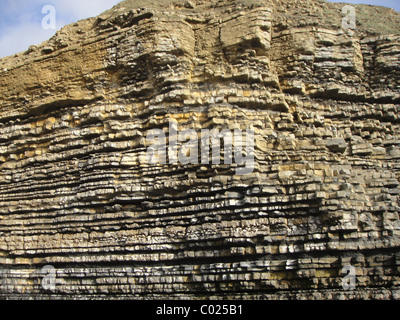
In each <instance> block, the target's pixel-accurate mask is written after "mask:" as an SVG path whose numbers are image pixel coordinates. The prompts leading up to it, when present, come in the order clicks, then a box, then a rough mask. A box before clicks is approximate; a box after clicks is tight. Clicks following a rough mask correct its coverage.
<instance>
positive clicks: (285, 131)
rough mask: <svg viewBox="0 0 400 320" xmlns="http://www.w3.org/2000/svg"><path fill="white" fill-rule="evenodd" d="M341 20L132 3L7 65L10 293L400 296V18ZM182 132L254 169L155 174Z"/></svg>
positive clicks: (294, 10)
mask: <svg viewBox="0 0 400 320" xmlns="http://www.w3.org/2000/svg"><path fill="white" fill-rule="evenodd" d="M342 7H343V4H333V3H327V2H325V1H322V0H302V1H298V0H269V1H267V0H264V1H258V0H235V1H229V0H222V1H216V0H212V1H206V0H197V1H195V0H191V1H179V0H168V1H160V0H153V1H133V0H127V1H124V2H121V3H120V4H119V5H118V6H116V7H115V8H113V9H112V10H110V11H107V12H105V13H104V14H102V15H100V16H99V17H96V18H92V19H88V20H83V21H80V22H78V23H75V24H73V25H69V26H67V27H65V28H63V29H62V30H61V31H59V32H58V33H57V34H56V35H55V36H54V37H53V38H52V39H50V40H49V41H47V42H45V43H43V44H41V45H39V46H32V47H30V48H29V50H28V51H26V52H23V53H20V54H17V55H15V56H13V57H8V58H4V59H1V60H0V267H1V268H2V274H1V275H2V276H3V280H2V282H1V283H0V284H2V285H1V287H0V295H1V297H3V298H43V297H53V298H85V297H86V298H89V297H90V298H135V299H137V298H165V297H167V298H174V297H175V298H231V299H239V298H263V299H267V298H268V299H286V298H287V299H289V298H290V299H342V298H348V299H352V298H356V299H365V298H370V299H399V298H400V282H399V281H400V274H399V271H400V248H399V246H400V237H399V236H400V220H399V194H400V188H399V175H400V171H399V169H400V149H399V147H400V135H399V134H400V118H399V112H400V104H399V103H400V59H399V58H400V27H399V26H400V14H399V13H398V12H395V11H393V10H390V9H386V8H383V7H371V6H363V5H358V6H355V8H356V14H357V18H356V22H357V24H356V29H355V30H351V29H344V28H343V25H342V20H343V18H344V15H343V14H342ZM171 123H172V124H174V126H175V129H176V130H184V129H195V130H200V129H218V130H224V129H229V130H234V129H242V130H246V129H251V130H253V131H254V133H255V150H254V156H255V167H254V170H253V172H252V173H250V174H245V175H238V174H236V172H235V170H236V168H237V165H229V164H224V163H223V162H222V163H221V164H220V165H218V164H209V165H204V164H201V163H199V164H181V163H177V164H169V163H168V164H165V165H162V164H151V163H148V162H146V161H145V158H146V157H145V155H146V152H147V150H148V147H149V145H148V141H147V140H146V135H147V134H148V133H149V132H150V130H152V129H162V130H164V131H165V133H168V132H169V131H170V128H171ZM221 156H222V154H221ZM45 266H52V267H53V268H54V269H51V270H52V271H51V272H50V274H51V275H53V276H54V277H53V278H52V279H53V280H54V279H55V282H54V283H53V284H54V286H46V285H44V284H46V283H45V282H44V281H45V280H46V277H48V275H46V274H43V273H42V271H43V267H45ZM347 266H352V267H354V268H355V270H356V283H355V284H356V286H355V288H353V289H354V290H345V289H344V288H343V286H342V284H343V277H344V276H345V274H343V272H342V271H343V268H344V267H347ZM46 270H50V269H46Z"/></svg>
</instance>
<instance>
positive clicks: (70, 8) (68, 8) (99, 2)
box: [54, 0, 120, 20]
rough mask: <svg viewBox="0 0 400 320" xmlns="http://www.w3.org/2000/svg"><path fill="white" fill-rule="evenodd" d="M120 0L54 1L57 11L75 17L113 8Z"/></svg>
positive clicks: (90, 15) (96, 13)
mask: <svg viewBox="0 0 400 320" xmlns="http://www.w3.org/2000/svg"><path fill="white" fill-rule="evenodd" d="M118 2H120V0H58V1H55V2H54V6H55V7H56V10H57V13H58V14H60V15H62V16H63V17H68V16H72V17H74V18H75V19H77V20H78V19H84V18H89V17H94V16H97V15H99V14H100V13H102V12H104V11H106V10H108V9H110V8H112V7H113V6H114V5H116V4H117V3H118Z"/></svg>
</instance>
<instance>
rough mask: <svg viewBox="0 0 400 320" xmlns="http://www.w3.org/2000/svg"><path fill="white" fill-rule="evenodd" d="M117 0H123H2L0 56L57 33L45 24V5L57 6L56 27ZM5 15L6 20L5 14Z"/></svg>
mask: <svg viewBox="0 0 400 320" xmlns="http://www.w3.org/2000/svg"><path fill="white" fill-rule="evenodd" d="M3 1H4V2H3ZM118 2H120V0H53V1H52V0H2V1H1V2H0V10H1V11H2V12H3V13H5V14H6V18H7V19H6V20H7V21H6V22H4V21H2V23H1V24H0V26H1V30H0V58H1V57H5V56H8V55H12V54H15V53H17V52H21V51H25V50H26V49H28V47H29V46H30V45H33V44H40V43H41V42H43V41H45V40H47V39H49V38H51V37H52V36H53V35H54V33H55V31H56V30H44V29H43V28H42V23H41V19H43V17H44V16H45V14H42V7H43V6H44V5H47V4H49V5H53V6H54V7H55V8H56V17H57V28H58V29H60V28H61V27H63V26H65V25H66V24H68V23H72V22H75V21H78V20H81V19H85V18H89V17H94V16H97V15H99V14H100V13H102V12H104V11H106V10H108V9H110V8H112V7H113V6H114V5H116V4H117V3H118ZM0 18H1V17H0ZM2 18H3V20H4V15H3V16H2Z"/></svg>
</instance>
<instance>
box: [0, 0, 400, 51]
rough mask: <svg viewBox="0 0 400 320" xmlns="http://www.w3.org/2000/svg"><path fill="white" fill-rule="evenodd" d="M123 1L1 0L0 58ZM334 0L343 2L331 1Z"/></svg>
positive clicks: (398, 2) (396, 5)
mask: <svg viewBox="0 0 400 320" xmlns="http://www.w3.org/2000/svg"><path fill="white" fill-rule="evenodd" d="M118 2H120V0H0V58H1V57H5V56H8V55H12V54H14V53H17V52H21V51H25V50H26V49H28V47H29V46H30V45H32V44H39V43H41V42H42V41H44V40H47V39H49V38H50V37H51V36H53V35H54V33H55V32H56V30H58V29H60V28H61V27H63V26H64V25H66V24H69V23H72V22H76V21H78V20H80V19H84V18H88V17H93V16H97V15H98V14H100V13H101V12H103V11H105V10H107V9H110V8H112V7H113V6H114V5H116V4H117V3H118ZM331 2H343V1H341V0H332V1H331ZM349 2H352V3H365V4H373V5H381V6H386V7H391V8H393V9H396V10H397V11H400V0H351V1H349ZM46 5H52V6H54V8H55V9H56V30H51V29H50V30H45V29H43V27H42V20H43V18H45V17H46V15H47V14H46V13H44V14H43V13H42V9H43V7H44V6H46Z"/></svg>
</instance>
